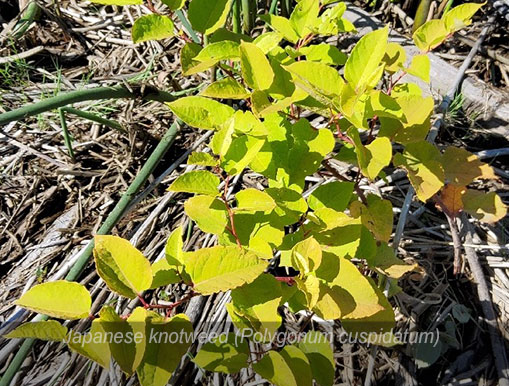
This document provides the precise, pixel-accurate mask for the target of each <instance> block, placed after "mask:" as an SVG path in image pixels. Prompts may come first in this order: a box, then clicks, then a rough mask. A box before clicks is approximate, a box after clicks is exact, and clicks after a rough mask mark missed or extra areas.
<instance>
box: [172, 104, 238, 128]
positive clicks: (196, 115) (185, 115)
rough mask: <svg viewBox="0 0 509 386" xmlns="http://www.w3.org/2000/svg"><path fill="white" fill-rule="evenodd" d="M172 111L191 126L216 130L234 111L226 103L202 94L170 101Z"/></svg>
mask: <svg viewBox="0 0 509 386" xmlns="http://www.w3.org/2000/svg"><path fill="white" fill-rule="evenodd" d="M168 106H169V107H170V109H171V111H173V113H174V114H175V115H176V116H177V117H179V118H180V119H182V120H183V121H184V122H185V123H187V124H188V125H189V126H192V127H197V128H199V129H206V130H215V129H218V128H219V127H221V125H223V124H224V123H225V122H226V121H227V120H228V119H230V118H231V117H232V115H233V113H234V110H233V109H232V108H231V107H230V106H228V105H225V104H222V103H219V102H217V101H215V100H212V99H208V98H204V97H201V96H189V97H184V98H180V99H177V100H176V101H174V102H170V103H168Z"/></svg>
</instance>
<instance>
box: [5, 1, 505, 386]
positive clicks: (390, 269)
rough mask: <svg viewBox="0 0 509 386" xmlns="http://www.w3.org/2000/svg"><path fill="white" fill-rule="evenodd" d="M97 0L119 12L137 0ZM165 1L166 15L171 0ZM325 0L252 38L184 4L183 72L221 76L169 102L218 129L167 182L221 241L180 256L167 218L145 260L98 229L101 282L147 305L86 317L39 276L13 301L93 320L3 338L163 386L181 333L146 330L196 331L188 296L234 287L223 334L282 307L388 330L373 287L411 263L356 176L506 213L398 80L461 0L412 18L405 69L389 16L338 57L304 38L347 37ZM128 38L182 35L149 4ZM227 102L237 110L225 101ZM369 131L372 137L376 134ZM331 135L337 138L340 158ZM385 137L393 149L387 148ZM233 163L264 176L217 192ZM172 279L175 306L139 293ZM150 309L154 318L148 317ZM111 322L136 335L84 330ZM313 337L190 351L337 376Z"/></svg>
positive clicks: (470, 208) (481, 173)
mask: <svg viewBox="0 0 509 386" xmlns="http://www.w3.org/2000/svg"><path fill="white" fill-rule="evenodd" d="M100 2H101V3H105V2H107V3H114V4H118V5H123V4H124V5H125V4H133V3H136V4H137V3H138V0H134V1H132V2H131V1H128V0H122V3H119V2H118V0H108V1H105V0H101V1H100ZM163 2H164V3H165V4H166V5H167V6H168V7H169V8H170V10H172V11H173V10H176V9H179V8H180V7H182V6H183V4H184V1H174V0H165V1H163ZM329 3H331V2H330V1H322V2H321V4H320V3H319V2H318V1H314V0H300V1H299V2H298V4H297V6H296V7H295V10H294V11H293V13H292V14H291V15H290V17H289V18H284V17H282V16H276V15H262V16H261V17H260V18H261V19H262V20H263V21H265V22H266V23H267V25H268V26H269V27H270V29H271V30H270V31H269V32H265V33H263V34H261V35H259V36H256V37H255V38H254V39H253V38H251V37H249V36H246V35H241V34H236V33H233V32H229V31H227V30H226V29H225V28H223V25H224V24H225V21H226V19H227V17H228V12H229V10H230V5H231V1H228V0H224V1H209V0H206V1H205V0H192V1H191V3H190V6H189V12H188V13H189V18H190V21H191V24H192V25H193V27H194V28H195V30H196V31H199V32H201V33H202V34H203V36H204V37H205V36H207V37H208V39H207V40H208V42H209V44H208V45H206V46H202V45H200V44H198V43H194V42H190V41H188V42H187V43H186V44H185V45H184V47H183V48H182V50H181V70H182V74H183V75H184V76H189V75H192V74H195V73H198V72H203V71H205V70H207V69H209V68H212V67H214V66H216V67H217V68H219V69H220V70H221V72H222V73H224V74H225V75H226V76H225V77H224V78H222V79H219V80H217V81H215V82H213V83H211V84H210V85H208V86H207V87H206V88H205V89H203V91H202V92H201V95H195V96H188V97H184V98H181V99H178V100H176V101H174V102H172V103H169V104H168V105H169V108H170V109H171V111H172V112H173V113H174V114H175V115H176V116H177V117H178V118H179V119H181V120H182V121H184V122H185V123H186V124H188V125H189V126H192V127H195V128H197V129H204V130H212V131H214V135H213V137H212V139H211V141H210V143H209V147H210V149H211V150H212V154H210V153H201V152H197V153H193V154H191V155H190V156H189V160H188V163H189V164H193V165H197V166H198V167H200V168H201V169H200V170H195V171H191V172H188V173H185V174H183V175H181V176H180V177H178V178H177V179H176V180H175V181H174V182H173V183H172V185H171V186H170V187H169V190H172V191H174V192H185V193H191V194H194V196H193V197H191V198H189V199H188V200H187V201H186V202H185V206H184V208H185V213H186V215H187V216H188V217H189V218H190V219H191V220H192V221H194V222H195V223H196V225H197V226H198V227H199V228H200V229H201V230H202V231H203V232H205V233H211V234H214V235H216V236H217V240H218V245H217V246H214V247H211V248H202V249H199V250H196V251H193V252H184V251H183V233H184V232H183V229H182V228H181V227H178V228H176V229H175V230H174V231H173V232H172V234H171V235H170V237H169V239H168V243H167V245H166V258H165V259H163V260H160V261H157V262H155V263H153V264H150V262H149V260H148V259H147V258H146V257H145V256H143V254H142V253H141V252H140V251H138V250H137V249H136V248H134V247H133V246H131V245H130V244H129V243H128V242H127V241H126V240H123V239H121V238H118V237H114V236H96V238H95V243H96V244H95V249H94V257H95V263H96V268H97V271H98V273H99V275H100V276H101V278H103V280H104V281H105V282H106V284H107V285H108V287H109V288H110V289H111V290H112V291H113V292H115V293H117V294H119V295H121V296H124V297H127V298H131V299H133V298H136V297H139V298H140V300H141V301H142V304H143V307H138V308H136V309H135V310H134V311H133V312H132V314H131V315H129V316H126V317H121V316H119V315H118V314H117V313H116V312H115V310H114V309H113V308H111V307H110V306H104V307H103V308H102V309H101V310H100V312H99V314H98V315H91V316H89V313H90V307H91V297H90V294H89V293H88V291H87V290H86V289H85V288H84V287H83V286H80V285H79V284H75V283H70V282H65V281H59V282H54V283H44V284H40V285H38V286H35V287H34V288H32V289H31V290H29V291H28V292H27V293H26V294H25V295H23V296H22V297H21V298H20V299H19V300H18V301H17V304H18V305H20V306H22V307H25V308H27V309H30V310H33V311H36V312H39V313H42V314H45V315H48V316H50V317H53V318H56V319H68V320H73V319H80V318H87V317H91V318H92V319H93V322H92V326H91V328H90V331H89V332H88V333H87V334H85V335H81V334H79V333H77V332H75V331H73V330H68V329H67V328H66V327H64V326H62V325H61V324H60V323H59V322H57V321H56V320H50V321H41V322H37V323H31V324H27V325H23V326H21V327H19V328H18V329H16V330H14V331H13V332H11V333H10V334H9V337H11V338H27V337H35V338H40V339H47V340H66V341H67V342H68V344H69V347H70V349H71V350H74V351H76V352H78V353H79V354H81V355H84V356H86V357H88V358H90V359H91V360H94V361H96V362H97V363H99V364H100V365H101V366H104V367H108V366H109V365H110V358H111V357H113V358H114V359H115V360H116V362H117V363H118V365H119V366H120V368H121V369H122V370H123V371H124V372H125V373H126V374H127V375H131V374H133V373H134V372H136V373H137V375H138V378H139V380H140V383H141V384H142V385H150V386H156V385H165V384H166V383H167V381H168V379H169V378H170V376H171V374H172V372H173V371H174V369H175V368H176V366H177V365H178V363H179V362H180V358H181V356H182V355H184V354H185V353H186V351H187V350H188V348H189V346H190V344H191V342H192V341H193V339H191V340H179V341H178V342H176V343H173V344H171V345H167V344H166V345H165V344H164V343H157V342H154V341H152V340H151V339H149V338H148V337H149V336H151V335H150V334H152V333H153V332H154V331H156V332H160V333H166V334H167V335H168V334H170V335H171V334H172V333H179V332H181V333H192V328H193V327H192V324H191V322H190V321H189V320H188V319H187V317H186V316H185V315H183V314H176V315H173V311H174V310H175V309H176V307H177V306H179V305H180V304H182V303H184V302H185V301H187V300H188V299H190V298H191V297H193V296H196V295H212V294H215V293H218V292H225V291H231V302H230V303H229V304H227V305H226V309H227V312H228V314H229V316H230V318H231V320H232V322H233V324H234V326H235V327H236V331H240V330H243V329H246V328H247V329H250V330H251V331H254V332H256V333H259V334H260V336H263V337H266V338H265V339H266V340H265V341H267V342H268V341H270V336H271V334H274V333H276V332H277V331H278V329H279V328H280V326H281V322H282V319H281V316H280V315H279V313H278V307H280V306H283V305H286V306H288V307H289V308H290V310H291V311H294V312H296V311H299V310H308V311H311V312H313V313H315V314H316V315H317V316H319V317H320V318H323V319H327V320H340V321H341V322H342V324H343V326H344V328H345V329H346V330H347V331H352V332H354V331H364V332H368V333H372V334H375V335H376V334H380V333H381V332H385V331H390V330H391V329H392V327H394V325H395V320H394V312H393V309H392V307H391V305H390V304H389V302H388V299H387V297H386V296H385V295H384V294H383V292H382V291H381V289H380V288H379V285H381V283H383V282H385V280H387V279H389V280H398V279H399V278H400V277H402V276H403V275H404V274H405V273H407V272H409V271H411V270H413V269H414V268H415V266H413V265H408V264H406V263H405V262H403V261H402V260H400V259H398V258H397V257H396V255H395V254H394V251H393V249H392V248H391V247H390V246H389V244H388V243H389V241H390V238H391V232H392V227H393V210H392V209H393V208H392V204H391V202H390V201H388V200H386V199H384V198H383V197H379V196H377V195H374V194H367V195H365V194H364V193H363V191H362V190H361V189H359V186H358V183H359V180H360V179H361V178H362V177H364V178H367V179H368V180H370V181H375V180H376V179H378V178H380V176H381V174H382V171H383V169H384V168H385V167H387V166H389V165H390V164H391V163H393V165H394V166H396V167H401V168H404V169H405V170H406V171H407V172H408V177H409V179H410V182H411V183H412V185H413V186H414V188H415V190H416V192H417V198H418V199H419V200H421V201H422V202H426V201H428V200H435V201H436V202H438V203H439V204H440V205H441V207H442V208H443V209H444V210H445V211H447V212H448V213H449V214H450V215H457V214H458V213H460V212H461V211H464V212H467V213H469V214H470V215H472V216H474V217H475V218H477V219H478V220H480V221H484V222H490V223H493V222H495V221H497V220H499V219H500V218H502V217H503V216H504V215H505V213H506V208H505V207H504V205H503V204H502V201H501V200H500V198H499V196H497V195H496V194H495V193H488V194H486V193H484V192H480V191H477V190H475V189H472V188H470V187H469V185H470V184H471V183H472V182H474V181H475V180H479V179H495V178H496V177H495V175H494V173H493V170H492V169H491V167H489V166H488V165H486V164H484V163H482V162H481V161H480V160H479V159H478V158H477V157H476V156H475V155H473V154H471V153H469V152H468V151H466V150H464V149H460V148H455V147H449V148H447V149H446V150H445V151H444V152H443V153H442V152H440V151H439V149H438V148H437V147H435V146H434V145H432V144H431V143H429V142H427V141H426V137H427V134H428V132H429V131H430V128H431V115H432V112H433V107H434V102H433V99H432V98H431V97H424V96H422V92H421V90H420V88H419V87H417V86H416V85H415V84H411V83H400V82H399V80H400V79H401V78H402V74H404V73H409V74H412V75H414V76H417V77H419V78H421V79H422V80H424V81H426V82H429V72H430V63H429V59H428V57H427V56H426V53H427V52H428V51H429V50H430V49H432V48H434V47H436V46H437V45H439V44H440V43H441V42H442V41H443V40H445V39H446V38H447V37H448V36H449V35H451V34H452V33H453V32H454V31H456V30H457V29H458V28H460V27H461V26H463V25H466V24H468V23H469V20H470V18H471V17H472V15H473V14H474V12H475V11H476V10H477V9H478V8H479V5H478V4H475V5H474V4H464V5H461V6H459V7H457V8H454V9H452V10H451V11H449V12H448V13H446V14H445V15H444V17H443V18H442V19H440V20H431V21H429V22H427V23H425V24H424V25H423V26H421V27H420V28H419V29H418V30H417V31H416V32H415V34H414V41H415V43H416V45H417V46H418V47H419V48H420V49H421V50H422V54H420V55H416V56H414V58H413V59H412V61H411V62H410V63H407V60H406V54H405V50H404V49H403V47H402V46H400V45H399V44H396V43H391V42H388V27H386V28H382V29H379V30H376V31H373V32H371V33H369V34H367V35H365V36H364V37H362V38H361V39H360V41H359V42H358V43H357V44H356V46H355V47H354V49H353V51H352V52H351V53H350V54H349V55H346V54H345V53H343V52H341V51H339V50H338V49H337V48H336V47H335V46H332V45H329V44H326V43H314V38H315V37H323V36H331V35H336V34H338V33H348V32H351V31H353V30H354V27H353V25H351V24H350V23H349V22H348V21H347V20H346V19H344V18H343V17H342V16H343V13H344V11H345V9H346V5H345V4H344V3H338V4H335V5H332V6H329ZM132 34H133V41H135V42H141V41H145V40H150V39H159V38H165V37H170V36H174V35H176V36H181V37H182V36H183V35H182V33H179V32H177V31H175V29H174V24H173V22H172V20H171V17H170V16H165V15H160V14H154V15H149V16H144V17H142V18H140V19H138V20H137V21H136V23H135V24H134V27H133V30H132ZM339 69H342V72H341V73H342V74H343V75H341V74H340V71H339ZM382 78H385V80H386V81H385V82H382ZM380 84H383V85H385V86H382V87H380ZM227 100H229V101H231V103H226V101H227ZM239 100H245V102H246V103H245V104H243V106H248V107H247V108H244V109H234V108H232V107H231V106H232V105H235V103H237V101H239ZM238 106H240V104H239V105H238ZM304 111H310V112H313V113H315V114H318V115H321V116H323V117H324V118H325V121H326V122H327V125H326V127H323V128H317V127H313V126H312V124H311V122H310V121H309V120H308V119H306V118H305V117H303V116H302V112H304ZM377 124H378V125H379V126H380V130H379V131H378V133H377V135H375V130H374V127H375V125H377ZM362 132H368V133H369V135H368V140H367V141H363V140H362V139H361V133H362ZM338 142H339V143H340V144H341V145H342V146H341V150H340V151H339V153H337V154H336V153H334V152H333V150H334V148H335V145H336V144H337V143H338ZM393 143H397V144H399V145H401V146H402V147H403V150H402V151H401V152H396V154H394V155H393V147H392V144H393ZM333 158H337V159H340V160H342V161H346V162H349V163H351V164H352V165H353V166H355V167H356V168H357V169H358V170H359V176H358V178H356V179H355V180H351V181H350V180H349V179H348V177H347V176H342V175H341V174H340V172H339V171H338V170H336V169H334V166H333V164H332V162H331V160H332V159H333ZM322 167H325V169H327V171H328V172H329V173H331V174H332V176H334V177H336V178H335V179H336V180H335V181H332V182H330V183H327V184H323V185H321V186H319V187H318V188H317V189H316V190H314V191H313V192H312V193H311V194H310V195H309V196H307V197H304V195H303V192H304V188H305V184H306V177H308V176H311V175H313V174H314V173H316V172H317V171H318V170H319V169H320V168H322ZM246 168H249V169H251V170H252V171H254V172H257V173H259V174H260V175H262V176H263V177H264V178H265V180H266V188H265V189H263V190H258V189H253V188H247V189H243V190H241V191H239V192H238V193H236V195H235V197H234V198H230V197H228V196H227V194H226V192H227V191H228V187H229V184H230V180H231V178H232V177H233V176H235V175H238V174H240V173H242V172H243V171H244V170H245V169H246ZM276 254H278V255H279V256H280V257H279V261H280V263H279V264H280V265H281V266H283V267H289V268H292V269H293V271H294V272H297V274H296V275H295V276H293V277H290V278H288V277H276V276H274V275H272V274H269V273H267V268H268V266H269V264H270V262H271V261H272V260H273V258H274V256H275V255H276ZM352 258H356V259H362V260H363V261H364V262H365V264H366V265H367V267H369V268H370V269H371V270H372V271H373V272H376V274H377V275H378V278H379V280H378V284H377V282H375V280H373V279H372V278H371V277H367V276H365V275H363V274H362V273H361V272H360V271H359V269H358V268H357V267H356V265H355V264H354V263H353V262H352ZM174 283H183V284H185V285H187V286H188V288H189V291H188V293H187V295H185V296H184V298H182V299H181V300H179V301H178V302H176V303H174V304H172V305H169V306H163V305H150V304H147V303H146V302H145V301H144V299H143V297H142V294H143V292H144V291H147V290H150V289H157V288H159V287H163V286H166V285H169V284H174ZM161 309H164V310H165V311H166V314H165V315H161V314H160V313H159V312H156V311H158V310H161ZM172 315H173V316H172ZM115 332H121V333H125V334H127V333H130V334H132V336H133V337H134V336H139V337H140V339H134V338H133V339H132V340H129V341H128V340H125V339H124V340H121V341H120V343H119V342H117V341H115V340H113V341H109V342H104V341H103V340H99V341H95V340H94V339H90V337H91V336H93V335H94V334H96V333H102V334H103V335H104V334H106V333H115ZM267 337H268V338H267ZM317 337H320V333H318V332H313V331H310V332H309V333H308V334H307V335H306V336H305V337H304V339H303V340H302V341H301V342H298V343H295V344H288V345H286V346H285V347H284V348H283V349H282V350H276V349H271V350H269V351H267V352H265V353H262V354H260V353H257V354H256V355H255V356H253V355H252V354H253V353H251V352H250V346H249V344H248V342H247V340H246V339H239V338H238V336H237V335H235V334H234V333H228V334H224V335H222V336H220V337H218V338H216V339H214V340H212V341H210V342H208V343H207V344H205V345H203V346H202V347H201V350H200V351H199V352H198V354H197V355H196V357H195V358H194V362H195V363H196V364H197V365H198V366H200V367H202V368H203V369H206V370H210V371H218V372H224V373H235V372H238V371H239V370H240V369H242V368H245V367H248V366H251V367H252V369H253V370H254V371H255V372H257V373H258V374H260V375H261V376H262V377H264V378H265V379H267V380H269V381H270V382H272V383H274V384H276V385H285V386H286V385H311V384H312V380H313V379H314V380H315V381H316V382H318V383H319V384H320V385H322V386H326V385H332V384H333V382H334V359H333V355H332V349H331V347H330V345H329V343H327V342H326V341H325V340H324V339H317ZM322 338H323V337H322ZM375 341H376V340H375ZM253 358H255V359H253ZM275 369H277V371H275Z"/></svg>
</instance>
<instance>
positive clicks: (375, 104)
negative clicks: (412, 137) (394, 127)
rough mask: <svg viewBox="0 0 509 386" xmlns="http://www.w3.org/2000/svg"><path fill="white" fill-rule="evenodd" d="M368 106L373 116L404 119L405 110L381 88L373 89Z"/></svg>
mask: <svg viewBox="0 0 509 386" xmlns="http://www.w3.org/2000/svg"><path fill="white" fill-rule="evenodd" d="M367 106H368V108H369V109H371V111H370V115H371V116H374V115H376V116H378V117H388V118H395V119H401V120H403V119H404V118H403V110H402V108H401V106H400V105H399V103H398V102H397V101H396V100H395V99H394V98H392V97H391V96H389V95H387V94H385V93H383V92H381V91H380V90H373V91H371V92H370V93H369V96H368V99H367Z"/></svg>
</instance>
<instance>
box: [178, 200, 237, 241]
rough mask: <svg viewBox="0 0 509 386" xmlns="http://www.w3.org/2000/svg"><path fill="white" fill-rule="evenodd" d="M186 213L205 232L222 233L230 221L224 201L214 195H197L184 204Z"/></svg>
mask: <svg viewBox="0 0 509 386" xmlns="http://www.w3.org/2000/svg"><path fill="white" fill-rule="evenodd" d="M184 210H185V212H186V214H187V215H188V216H189V217H190V218H191V219H192V220H193V221H195V222H196V224H197V225H198V227H200V229H201V230H202V231H204V232H207V233H214V234H221V233H223V232H224V230H225V227H226V224H227V223H228V212H227V211H226V207H225V205H224V202H222V201H221V200H219V199H217V198H214V197H212V196H195V197H192V198H190V199H189V200H187V201H186V203H185V204H184Z"/></svg>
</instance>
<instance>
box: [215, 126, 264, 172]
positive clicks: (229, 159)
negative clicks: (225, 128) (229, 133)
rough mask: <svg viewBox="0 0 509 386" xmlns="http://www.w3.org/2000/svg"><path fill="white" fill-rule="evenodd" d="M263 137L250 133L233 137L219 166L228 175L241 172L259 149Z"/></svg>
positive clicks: (262, 142)
mask: <svg viewBox="0 0 509 386" xmlns="http://www.w3.org/2000/svg"><path fill="white" fill-rule="evenodd" d="M264 143H265V139H261V138H258V137H254V136H252V135H241V136H238V137H237V138H234V139H233V140H232V142H231V145H230V147H229V148H228V151H227V152H226V154H224V157H223V162H221V167H222V168H223V169H224V170H225V171H226V172H227V173H228V174H230V175H236V174H239V173H242V171H243V170H244V169H245V168H246V167H247V165H249V163H250V162H251V161H252V160H253V159H254V157H256V154H257V153H258V152H259V151H260V149H261V148H262V146H263V144H264Z"/></svg>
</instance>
